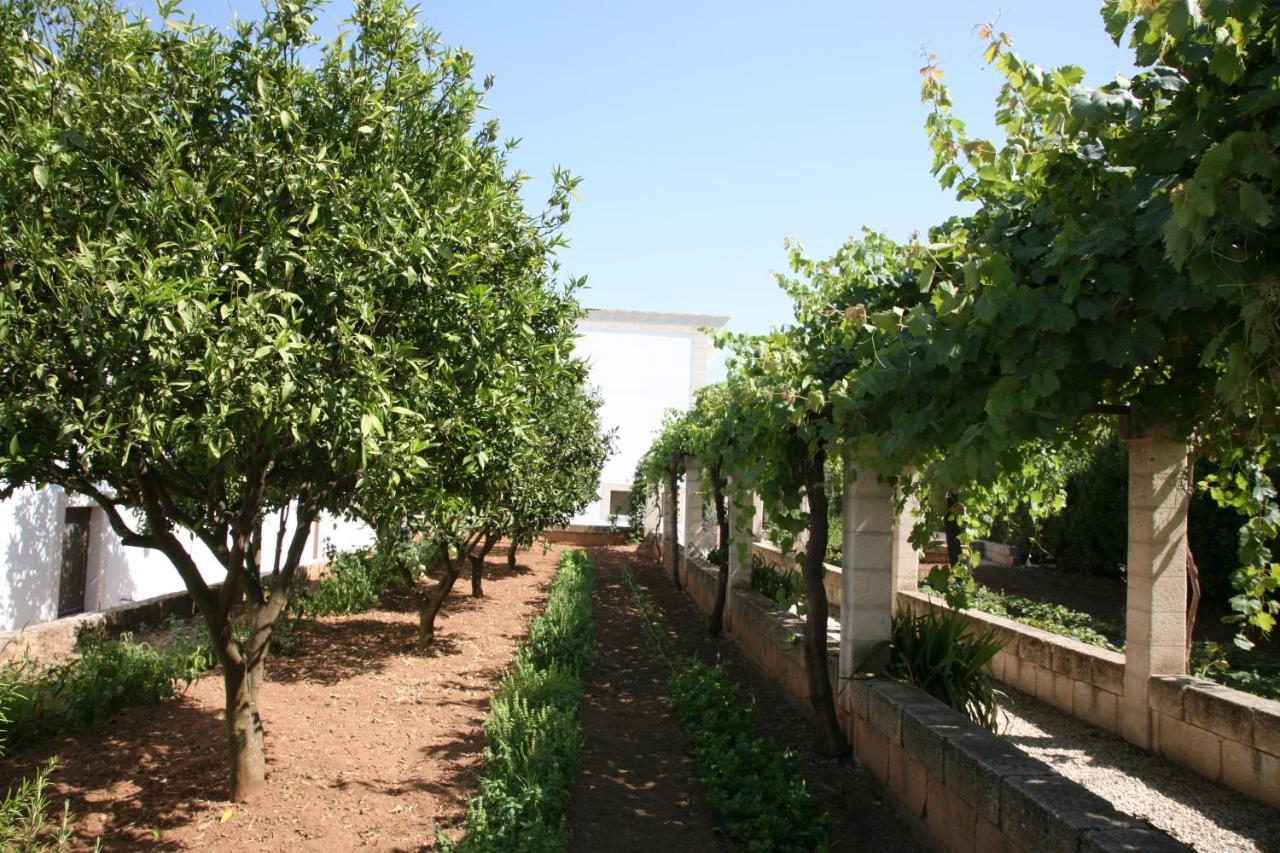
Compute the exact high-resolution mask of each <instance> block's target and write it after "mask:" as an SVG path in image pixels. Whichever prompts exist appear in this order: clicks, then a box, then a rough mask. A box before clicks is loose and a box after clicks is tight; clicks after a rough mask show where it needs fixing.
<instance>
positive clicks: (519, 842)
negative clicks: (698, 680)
mask: <svg viewBox="0 0 1280 853" xmlns="http://www.w3.org/2000/svg"><path fill="white" fill-rule="evenodd" d="M593 576H594V567H593V566H592V564H591V559H590V557H588V556H587V555H586V553H585V552H583V551H570V552H567V553H566V554H565V555H564V556H562V557H561V558H560V566H559V570H558V571H557V572H556V578H555V580H554V581H553V582H552V584H551V594H550V596H549V597H548V599H547V606H546V609H545V610H544V611H543V612H542V614H540V615H539V616H537V617H536V618H535V619H534V620H533V622H532V623H531V624H530V626H529V639H528V640H527V641H526V642H525V644H524V645H523V646H522V648H521V650H520V652H519V654H518V655H517V656H516V660H515V663H514V664H513V665H512V667H511V669H510V670H508V672H507V674H506V675H505V676H503V679H502V682H501V683H500V684H499V685H498V688H497V690H495V691H494V694H493V699H492V702H491V705H490V711H489V718H488V719H487V720H486V721H485V726H484V729H485V742H486V746H485V750H484V759H485V767H484V777H483V778H482V779H481V780H480V789H479V791H478V792H477V793H476V795H475V796H474V797H472V798H471V801H470V803H469V804H468V808H467V818H466V834H465V835H464V836H463V838H462V840H461V841H460V842H457V843H456V844H455V843H454V842H452V841H450V840H449V839H448V838H447V837H445V836H444V835H443V833H438V834H437V839H436V842H437V845H438V846H439V847H440V848H441V849H442V850H455V849H456V850H464V851H492V850H503V851H507V850H511V851H539V853H541V851H547V853H550V851H561V850H563V849H564V847H565V844H566V842H567V841H568V831H567V829H566V827H565V814H566V812H567V810H568V807H569V796H570V792H571V790H572V787H573V779H574V777H575V776H576V775H577V773H578V754H579V752H580V751H581V749H582V738H583V734H582V726H581V724H580V723H579V722H578V708H579V706H580V705H581V702H582V670H583V668H584V667H585V666H586V665H587V662H588V661H589V660H590V657H591V647H592V646H591V584H592V579H593Z"/></svg>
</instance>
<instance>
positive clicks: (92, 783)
mask: <svg viewBox="0 0 1280 853" xmlns="http://www.w3.org/2000/svg"><path fill="white" fill-rule="evenodd" d="M51 755H57V756H58V757H59V766H58V769H57V770H55V771H54V773H53V775H52V777H51V785H50V788H49V791H48V794H49V799H50V801H51V807H50V816H51V817H54V818H55V819H56V818H57V817H58V815H59V814H60V812H61V810H62V803H63V801H64V800H66V801H69V803H70V808H71V813H72V814H73V815H74V816H75V818H77V819H78V820H79V823H78V824H77V826H76V839H77V845H78V846H79V845H83V846H84V848H86V849H92V847H93V845H94V843H95V841H96V840H98V839H100V840H101V842H102V849H104V850H161V849H169V848H167V847H166V846H165V844H163V843H162V842H161V839H160V832H162V831H163V830H166V829H172V828H175V827H179V826H182V825H186V824H190V823H193V822H195V821H196V820H198V819H200V818H202V817H204V818H207V819H209V820H211V821H212V820H216V815H213V814H212V812H211V807H212V805H213V804H212V802H211V800H210V798H211V797H223V796H225V795H226V791H227V766H226V734H225V729H224V727H223V722H222V716H221V715H220V714H217V713H214V712H211V711H208V710H206V709H202V708H200V707H198V706H197V705H196V704H195V703H194V702H191V701H187V700H183V699H179V700H176V701H172V702H165V703H163V704H162V705H159V706H154V707H139V708H130V709H128V710H126V711H124V712H122V713H121V714H120V715H118V716H117V717H116V718H115V719H114V720H112V721H111V722H110V723H109V724H108V725H107V726H106V727H93V728H89V729H84V730H82V731H79V732H76V733H74V734H70V735H64V736H62V737H58V738H55V739H53V740H51V741H48V742H46V743H44V744H43V745H41V746H37V747H33V748H31V749H29V750H24V751H22V752H21V753H16V754H14V755H12V756H9V757H6V759H5V760H4V762H3V763H2V765H0V788H8V787H9V786H11V785H14V784H16V783H17V782H18V781H19V779H20V778H22V777H24V776H29V775H31V774H32V773H33V772H34V770H35V769H36V768H37V767H39V766H40V765H42V764H43V763H44V761H45V760H47V758H48V757H49V756H51Z"/></svg>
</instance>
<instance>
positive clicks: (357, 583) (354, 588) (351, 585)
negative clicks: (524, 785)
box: [301, 550, 382, 616]
mask: <svg viewBox="0 0 1280 853" xmlns="http://www.w3.org/2000/svg"><path fill="white" fill-rule="evenodd" d="M381 593H382V590H380V589H379V588H378V586H377V584H376V582H375V573H374V571H373V563H372V561H371V560H370V559H369V552H368V551H365V550H360V551H344V552H342V553H333V552H330V554H329V568H328V573H327V574H326V575H325V576H324V579H323V580H321V581H320V583H319V585H317V586H316V588H315V589H314V590H312V591H311V592H309V593H306V594H304V595H303V596H302V598H301V604H302V609H303V610H304V611H305V612H306V613H307V615H309V616H345V615H347V614H349V613H362V612H364V611H365V610H371V609H373V608H374V607H377V606H378V601H379V600H380V598H381Z"/></svg>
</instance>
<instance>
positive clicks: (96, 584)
mask: <svg viewBox="0 0 1280 853" xmlns="http://www.w3.org/2000/svg"><path fill="white" fill-rule="evenodd" d="M68 506H91V502H90V501H88V500H87V499H85V498H82V497H80V496H78V495H67V494H66V493H65V492H64V491H63V490H62V489H61V488H58V487H56V486H50V487H48V488H44V489H34V488H24V489H19V490H18V491H17V492H15V494H14V495H13V496H12V497H11V498H10V499H9V500H6V501H0V631H10V630H15V629H20V628H24V627H27V626H29V625H36V624H40V623H42V622H49V621H52V620H53V619H55V618H56V617H57V613H58V583H59V580H60V576H61V569H62V546H63V537H64V535H65V528H64V523H65V521H64V519H65V514H66V509H67V507H68ZM278 529H279V528H278V517H277V516H275V515H274V514H273V515H271V516H268V518H267V519H266V520H265V521H264V523H263V543H264V551H266V556H265V557H264V563H265V564H266V566H267V567H269V566H270V564H271V561H272V560H273V558H274V554H275V550H274V549H275V541H276V539H275V537H276V532H277V530H278ZM292 530H293V527H292V525H288V524H286V527H285V533H286V537H287V536H288V535H289V534H290V533H291V532H292ZM178 535H179V538H180V539H181V540H182V542H183V544H184V545H185V546H187V547H188V549H189V553H191V554H192V555H193V556H194V557H195V560H196V565H197V566H198V567H199V568H200V574H201V575H202V576H203V577H204V579H205V580H206V581H208V582H209V583H220V582H221V581H222V578H223V570H222V566H221V565H220V564H219V563H218V561H217V560H216V559H215V558H214V556H213V555H212V554H211V553H210V552H209V549H208V548H206V547H205V546H204V544H203V543H201V542H199V541H197V540H196V538H195V536H194V535H193V534H190V533H186V532H181V533H179V534H178ZM373 539H374V536H373V532H372V531H371V530H369V528H368V527H366V526H365V525H363V524H361V523H360V522H355V521H348V520H345V519H339V518H334V517H331V516H325V517H323V518H321V519H320V520H319V521H317V522H316V523H315V525H314V526H313V529H312V532H311V534H310V536H309V538H308V541H307V546H306V549H305V550H304V551H303V563H304V564H305V563H311V562H318V561H320V560H322V559H324V555H325V551H326V550H327V548H328V546H329V545H333V546H334V548H335V549H336V550H339V551H344V550H351V549H354V548H359V547H363V546H365V545H369V544H372V542H373ZM286 541H287V539H286ZM184 588H185V587H184V586H183V583H182V579H181V578H180V577H179V576H178V572H177V570H176V569H174V568H173V565H172V564H171V563H170V562H169V559H168V558H167V557H165V556H164V555H163V554H161V553H160V552H159V551H155V550H152V549H150V548H126V547H125V546H124V545H122V544H121V543H120V538H119V537H118V536H116V534H115V532H114V531H113V530H112V529H111V526H110V524H109V523H108V521H107V517H106V513H105V512H104V511H103V510H102V509H101V508H99V507H96V506H93V507H92V511H91V515H90V521H89V558H88V569H87V572H86V580H85V610H89V611H92V610H107V609H110V608H112V607H117V606H119V605H121V604H128V603H129V602H134V601H143V600H145V599H148V598H154V597H156V596H158V595H168V594H171V593H175V592H181V591H183V589H184Z"/></svg>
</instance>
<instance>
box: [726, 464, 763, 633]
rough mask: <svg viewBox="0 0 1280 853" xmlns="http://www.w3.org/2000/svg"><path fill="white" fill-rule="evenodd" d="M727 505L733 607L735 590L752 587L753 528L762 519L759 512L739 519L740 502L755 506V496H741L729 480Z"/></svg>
mask: <svg viewBox="0 0 1280 853" xmlns="http://www.w3.org/2000/svg"><path fill="white" fill-rule="evenodd" d="M726 497H727V499H728V500H727V503H728V510H729V591H730V594H729V601H728V605H729V606H730V607H732V606H733V590H735V589H749V588H750V587H751V543H752V542H754V541H755V537H754V536H752V527H753V524H754V522H755V520H756V519H758V518H759V517H760V513H759V511H757V512H756V513H755V514H754V515H753V516H752V517H751V518H750V519H743V518H740V517H739V513H740V510H739V509H738V506H737V504H738V502H739V501H741V502H742V503H743V504H748V505H751V506H754V505H755V496H754V495H741V494H740V490H739V488H738V485H737V484H736V483H735V482H734V481H733V479H732V478H730V479H729V486H728V492H727V495H726Z"/></svg>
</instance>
